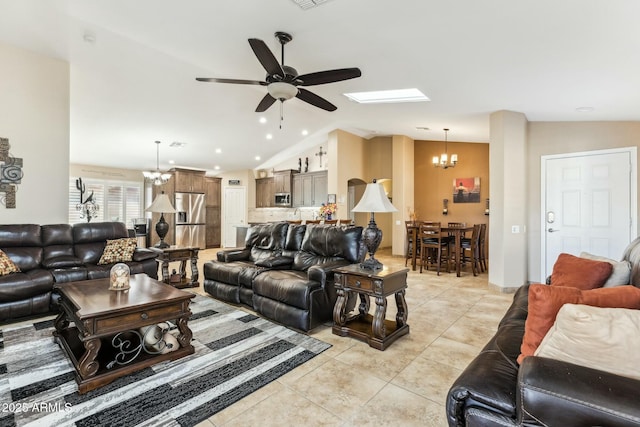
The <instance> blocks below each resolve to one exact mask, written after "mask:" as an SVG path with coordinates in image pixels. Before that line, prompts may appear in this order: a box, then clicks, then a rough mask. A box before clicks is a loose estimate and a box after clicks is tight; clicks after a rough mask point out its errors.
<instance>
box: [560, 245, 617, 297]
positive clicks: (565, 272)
mask: <svg viewBox="0 0 640 427" xmlns="http://www.w3.org/2000/svg"><path fill="white" fill-rule="evenodd" d="M612 271H613V266H612V265H611V263H609V262H606V261H595V260H592V259H586V258H580V257H577V256H573V255H570V254H564V253H563V254H560V255H558V259H557V260H556V263H555V264H553V271H552V272H551V285H552V286H571V287H572V288H578V289H582V290H588V289H595V288H601V287H602V286H603V285H604V283H605V282H606V281H607V279H608V278H609V276H611V272H612Z"/></svg>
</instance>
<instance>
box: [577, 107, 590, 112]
mask: <svg viewBox="0 0 640 427" xmlns="http://www.w3.org/2000/svg"><path fill="white" fill-rule="evenodd" d="M593 110H595V108H593V107H578V108H576V111H577V112H578V113H590V112H592V111H593Z"/></svg>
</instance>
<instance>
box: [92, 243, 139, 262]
mask: <svg viewBox="0 0 640 427" xmlns="http://www.w3.org/2000/svg"><path fill="white" fill-rule="evenodd" d="M136 245H137V240H136V238H135V237H129V238H124V239H115V240H107V245H106V246H105V248H104V251H103V252H102V256H101V257H100V261H98V265H104V264H113V263H116V262H128V261H133V251H135V250H136Z"/></svg>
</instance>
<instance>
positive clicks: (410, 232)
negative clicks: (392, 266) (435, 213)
mask: <svg viewBox="0 0 640 427" xmlns="http://www.w3.org/2000/svg"><path fill="white" fill-rule="evenodd" d="M404 227H405V230H406V232H407V234H406V239H405V247H404V249H405V250H404V266H405V267H406V266H407V260H409V259H411V260H412V265H413V260H414V259H416V258H417V257H418V254H419V253H420V240H419V239H416V237H417V236H418V232H419V230H420V222H419V221H405V222H404Z"/></svg>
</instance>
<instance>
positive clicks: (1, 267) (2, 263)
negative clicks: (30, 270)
mask: <svg viewBox="0 0 640 427" xmlns="http://www.w3.org/2000/svg"><path fill="white" fill-rule="evenodd" d="M19 272H20V269H19V268H18V266H17V265H16V264H15V263H14V262H13V261H11V258H9V255H7V254H6V253H4V251H3V250H2V249H0V276H4V275H6V274H9V273H19Z"/></svg>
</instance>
